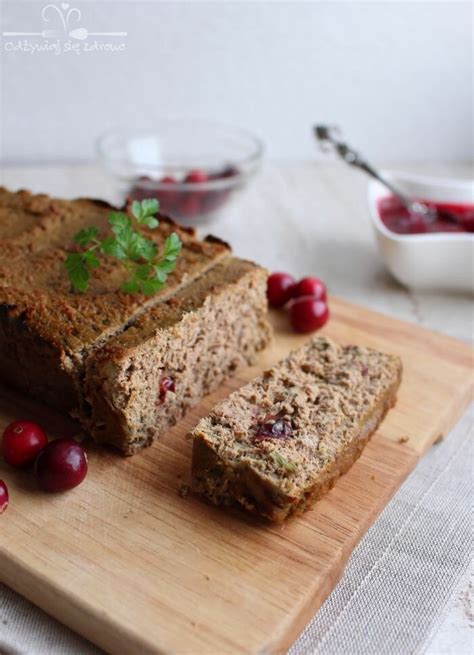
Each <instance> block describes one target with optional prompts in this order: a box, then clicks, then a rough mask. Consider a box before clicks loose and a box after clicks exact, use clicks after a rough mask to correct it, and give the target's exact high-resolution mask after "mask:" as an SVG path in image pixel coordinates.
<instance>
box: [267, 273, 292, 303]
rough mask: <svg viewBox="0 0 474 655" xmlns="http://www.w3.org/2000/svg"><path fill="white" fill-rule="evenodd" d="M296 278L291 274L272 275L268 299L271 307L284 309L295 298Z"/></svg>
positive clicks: (270, 276)
mask: <svg viewBox="0 0 474 655" xmlns="http://www.w3.org/2000/svg"><path fill="white" fill-rule="evenodd" d="M294 287H295V278H294V277H293V276H292V275H290V274H289V273H272V274H271V275H269V277H268V280H267V298H268V303H269V305H270V306H271V307H283V305H284V304H285V303H287V302H288V300H290V298H292V296H293V290H294Z"/></svg>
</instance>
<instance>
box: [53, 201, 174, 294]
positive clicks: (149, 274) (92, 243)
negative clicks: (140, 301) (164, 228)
mask: <svg viewBox="0 0 474 655" xmlns="http://www.w3.org/2000/svg"><path fill="white" fill-rule="evenodd" d="M158 208H159V203H158V201H157V200H155V199H154V198H149V199H147V200H142V201H141V202H139V201H138V200H135V201H134V202H133V203H132V206H131V212H132V216H133V218H134V219H135V222H136V223H137V225H139V226H140V227H146V228H148V229H150V230H154V229H156V228H157V227H158V225H159V221H158V219H157V218H156V216H155V214H157V212H158ZM108 222H109V225H110V228H111V230H112V233H113V234H111V235H109V236H106V237H105V238H104V239H100V238H99V230H98V229H97V228H96V227H86V228H84V229H83V230H81V231H80V232H78V233H77V234H76V235H75V237H74V242H75V243H76V244H77V245H78V246H80V247H81V248H84V249H85V250H82V252H73V253H70V254H69V255H68V256H67V258H66V261H65V262H64V265H65V267H66V271H67V274H68V276H69V280H70V282H71V286H72V288H73V289H75V290H76V291H80V292H81V293H84V291H87V288H88V286H89V280H90V275H91V271H92V270H93V269H94V268H97V267H98V266H100V260H99V257H98V256H100V255H106V256H108V257H113V258H114V259H118V260H119V261H120V262H121V264H122V265H123V266H124V268H125V269H126V270H127V272H128V278H127V280H125V282H124V283H123V284H122V287H121V289H122V291H124V292H125V293H143V294H145V295H146V296H149V295H151V294H153V293H155V292H156V291H159V289H161V288H162V287H163V285H164V284H165V283H166V279H167V277H168V275H169V273H171V271H173V270H174V268H175V266H176V259H177V257H178V255H179V253H180V251H181V240H180V238H179V236H178V235H177V234H176V232H173V233H172V234H170V235H169V237H167V239H166V241H165V244H164V248H163V252H161V253H160V252H158V248H157V245H156V243H154V242H153V241H152V240H151V239H147V238H146V237H145V236H144V235H143V234H142V233H141V232H139V231H138V230H136V229H135V226H134V222H133V221H132V218H130V216H128V215H127V214H125V213H124V212H110V214H109V217H108Z"/></svg>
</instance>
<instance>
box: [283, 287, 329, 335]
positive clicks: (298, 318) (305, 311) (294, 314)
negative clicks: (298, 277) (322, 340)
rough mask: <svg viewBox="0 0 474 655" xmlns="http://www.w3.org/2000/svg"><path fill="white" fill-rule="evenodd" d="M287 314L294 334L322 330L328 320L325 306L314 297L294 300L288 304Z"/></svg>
mask: <svg viewBox="0 0 474 655" xmlns="http://www.w3.org/2000/svg"><path fill="white" fill-rule="evenodd" d="M288 312H289V315H290V323H291V325H292V327H293V329H294V330H295V332H314V331H315V330H318V329H319V328H322V327H323V325H325V324H326V322H327V320H328V318H329V309H328V306H327V304H326V303H325V302H324V301H323V300H318V299H317V298H315V297H314V296H302V297H301V298H296V299H295V300H293V302H292V303H291V304H290V306H289V308H288Z"/></svg>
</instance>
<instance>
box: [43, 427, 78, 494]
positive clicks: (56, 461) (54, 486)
mask: <svg viewBox="0 0 474 655" xmlns="http://www.w3.org/2000/svg"><path fill="white" fill-rule="evenodd" d="M35 473H36V476H37V478H38V483H39V486H40V487H41V488H42V489H43V490H44V491H50V492H56V491H67V490H68V489H73V488H74V487H77V485H78V484H81V482H82V481H83V480H84V478H85V477H86V474H87V455H86V453H85V451H84V448H82V446H81V445H79V444H78V443H76V442H75V441H74V439H56V440H55V441H50V442H49V444H48V445H47V446H46V447H45V448H43V450H42V451H41V452H40V454H39V455H38V457H37V458H36V462H35Z"/></svg>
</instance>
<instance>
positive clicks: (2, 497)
mask: <svg viewBox="0 0 474 655" xmlns="http://www.w3.org/2000/svg"><path fill="white" fill-rule="evenodd" d="M9 501H10V496H9V495H8V487H7V485H6V484H5V482H4V481H3V480H0V514H3V512H4V511H5V510H6V509H7V507H8V503H9Z"/></svg>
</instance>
